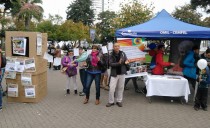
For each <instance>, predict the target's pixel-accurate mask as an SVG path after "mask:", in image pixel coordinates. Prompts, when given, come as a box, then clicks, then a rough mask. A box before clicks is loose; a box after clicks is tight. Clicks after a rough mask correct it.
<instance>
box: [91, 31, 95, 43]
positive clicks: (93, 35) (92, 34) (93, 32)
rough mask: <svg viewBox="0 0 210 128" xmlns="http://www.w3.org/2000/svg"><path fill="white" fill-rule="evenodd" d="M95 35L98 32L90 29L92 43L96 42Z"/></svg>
mask: <svg viewBox="0 0 210 128" xmlns="http://www.w3.org/2000/svg"><path fill="white" fill-rule="evenodd" d="M95 33H96V30H95V29H90V39H91V40H92V41H94V40H95Z"/></svg>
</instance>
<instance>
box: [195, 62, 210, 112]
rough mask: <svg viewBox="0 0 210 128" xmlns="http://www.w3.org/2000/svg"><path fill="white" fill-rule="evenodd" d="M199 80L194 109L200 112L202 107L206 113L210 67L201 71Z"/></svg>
mask: <svg viewBox="0 0 210 128" xmlns="http://www.w3.org/2000/svg"><path fill="white" fill-rule="evenodd" d="M198 80H199V84H198V90H197V93H196V98H195V104H194V109H195V110H196V111H198V110H199V109H200V107H202V109H203V110H204V111H207V101H208V88H209V84H210V72H209V67H208V66H207V67H206V68H205V69H203V70H201V75H200V76H199V78H198Z"/></svg>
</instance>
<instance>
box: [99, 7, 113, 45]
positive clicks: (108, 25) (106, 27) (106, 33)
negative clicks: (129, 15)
mask: <svg viewBox="0 0 210 128" xmlns="http://www.w3.org/2000/svg"><path fill="white" fill-rule="evenodd" d="M116 16H117V15H116V14H115V12H110V11H105V12H102V13H100V14H99V16H98V17H99V18H98V20H99V21H100V22H99V23H97V24H96V28H97V31H96V32H97V35H100V36H98V37H97V38H99V40H100V41H99V42H100V43H101V44H106V43H107V42H110V41H113V40H114V34H113V33H112V29H113V27H112V23H113V19H114V18H115V17H116Z"/></svg>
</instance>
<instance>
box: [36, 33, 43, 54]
mask: <svg viewBox="0 0 210 128" xmlns="http://www.w3.org/2000/svg"><path fill="white" fill-rule="evenodd" d="M36 47H37V48H36V54H37V55H42V34H41V33H38V34H37V37H36Z"/></svg>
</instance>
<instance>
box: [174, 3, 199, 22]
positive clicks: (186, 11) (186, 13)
mask: <svg viewBox="0 0 210 128" xmlns="http://www.w3.org/2000/svg"><path fill="white" fill-rule="evenodd" d="M172 15H173V17H175V18H176V19H179V20H181V21H183V22H187V23H190V24H195V25H203V23H202V21H201V17H202V14H201V13H199V12H196V10H193V9H192V6H191V5H189V4H186V5H183V6H180V7H176V8H175V11H174V12H173V13H172Z"/></svg>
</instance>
